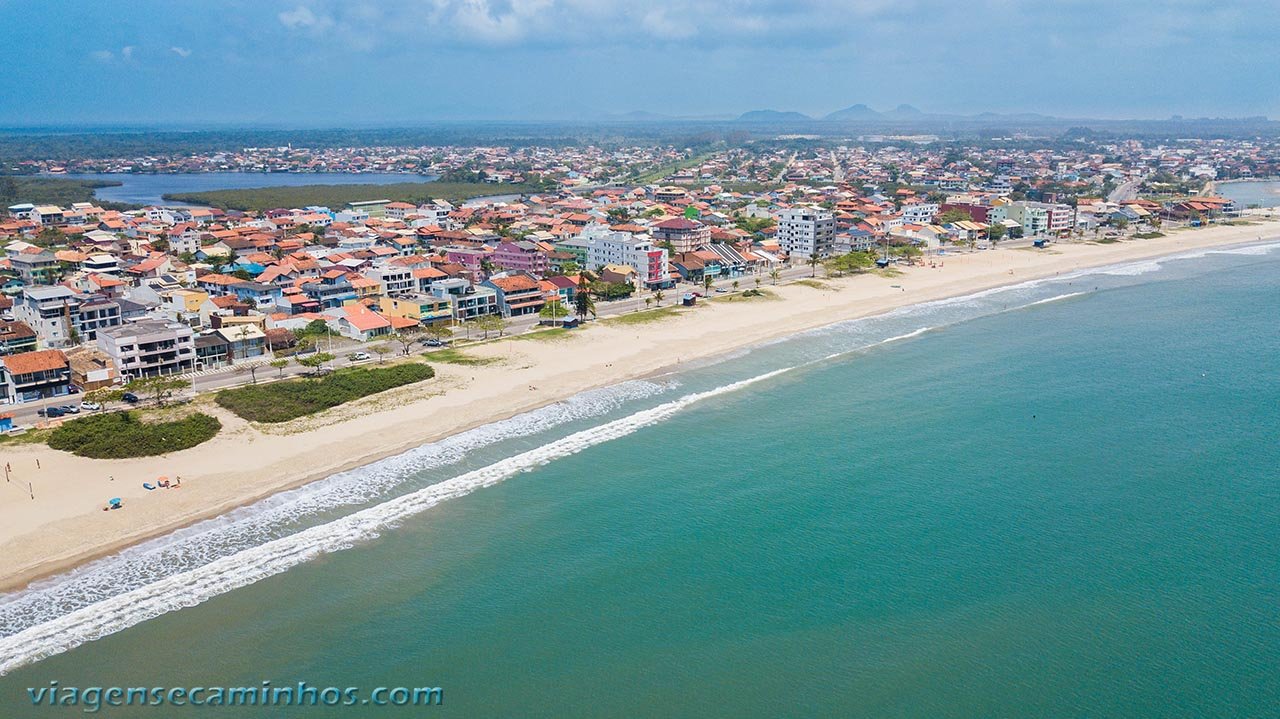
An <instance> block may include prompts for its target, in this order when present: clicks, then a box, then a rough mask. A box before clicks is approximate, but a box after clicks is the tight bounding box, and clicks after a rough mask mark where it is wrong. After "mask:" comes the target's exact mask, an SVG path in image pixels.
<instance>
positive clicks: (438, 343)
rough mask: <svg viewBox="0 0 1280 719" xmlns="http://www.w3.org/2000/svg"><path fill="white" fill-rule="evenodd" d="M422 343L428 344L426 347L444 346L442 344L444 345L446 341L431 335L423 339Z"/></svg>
mask: <svg viewBox="0 0 1280 719" xmlns="http://www.w3.org/2000/svg"><path fill="white" fill-rule="evenodd" d="M422 344H424V345H426V346H428V347H444V346H445V344H447V343H446V342H445V341H444V340H438V339H436V338H434V337H431V338H428V339H425V340H423V341H422Z"/></svg>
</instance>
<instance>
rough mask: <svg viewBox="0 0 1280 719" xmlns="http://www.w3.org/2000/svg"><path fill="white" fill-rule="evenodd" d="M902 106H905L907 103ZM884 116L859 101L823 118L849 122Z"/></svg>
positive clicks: (876, 118) (877, 118)
mask: <svg viewBox="0 0 1280 719" xmlns="http://www.w3.org/2000/svg"><path fill="white" fill-rule="evenodd" d="M900 107H905V105H903V106H900ZM917 112H919V110H917ZM883 117H884V116H883V115H881V114H880V113H878V112H876V111H875V110H872V109H871V108H869V107H867V106H866V105H863V104H861V103H859V104H857V105H850V106H849V107H846V108H845V109H843V110H836V111H835V112H833V113H831V114H830V115H827V116H826V117H824V118H822V119H824V120H837V121H845V122H848V121H850V120H854V121H856V120H879V119H882V118H883Z"/></svg>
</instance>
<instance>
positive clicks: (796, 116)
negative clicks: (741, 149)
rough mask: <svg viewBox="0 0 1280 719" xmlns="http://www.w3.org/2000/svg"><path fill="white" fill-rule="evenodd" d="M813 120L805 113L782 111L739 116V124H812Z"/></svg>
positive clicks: (745, 113) (755, 112)
mask: <svg viewBox="0 0 1280 719" xmlns="http://www.w3.org/2000/svg"><path fill="white" fill-rule="evenodd" d="M812 120H813V118H812V117H809V116H808V115H806V114H804V113H803V112H786V111H782V110H752V111H750V112H744V113H742V114H741V115H738V120H737V121H738V122H810V121H812Z"/></svg>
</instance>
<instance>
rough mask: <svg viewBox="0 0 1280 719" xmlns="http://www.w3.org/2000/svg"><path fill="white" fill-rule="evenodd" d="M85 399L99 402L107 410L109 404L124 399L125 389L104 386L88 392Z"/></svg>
mask: <svg viewBox="0 0 1280 719" xmlns="http://www.w3.org/2000/svg"><path fill="white" fill-rule="evenodd" d="M84 399H85V401H86V402H97V403H98V404H100V405H102V409H103V410H106V409H107V406H108V405H110V404H113V403H115V402H120V401H123V400H124V390H122V389H119V388H117V387H103V388H101V389H95V390H93V391H92V392H88V393H86V394H85V396H84Z"/></svg>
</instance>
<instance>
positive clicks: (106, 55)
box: [89, 50, 116, 62]
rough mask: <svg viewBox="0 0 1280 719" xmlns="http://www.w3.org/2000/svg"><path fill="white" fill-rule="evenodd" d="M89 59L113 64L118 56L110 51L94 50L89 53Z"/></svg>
mask: <svg viewBox="0 0 1280 719" xmlns="http://www.w3.org/2000/svg"><path fill="white" fill-rule="evenodd" d="M89 57H91V58H93V59H94V60H97V61H98V62H111V61H112V60H114V59H115V58H116V54H115V53H114V52H111V51H110V50H94V51H93V52H91V53H89Z"/></svg>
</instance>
